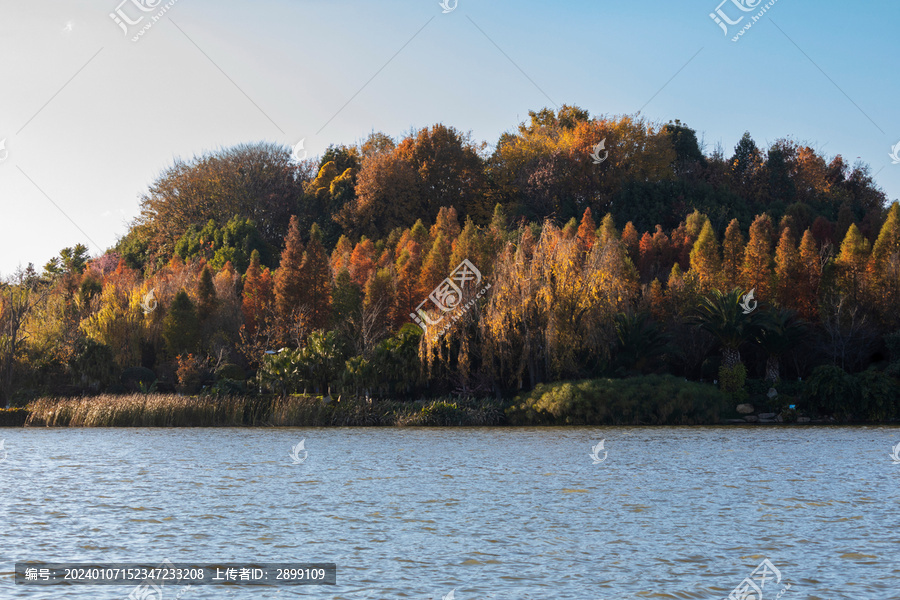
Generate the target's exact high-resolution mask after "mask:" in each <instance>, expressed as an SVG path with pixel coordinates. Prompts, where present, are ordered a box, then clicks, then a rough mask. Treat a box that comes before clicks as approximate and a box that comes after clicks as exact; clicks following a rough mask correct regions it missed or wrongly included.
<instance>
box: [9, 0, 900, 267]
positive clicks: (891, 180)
mask: <svg viewBox="0 0 900 600" xmlns="http://www.w3.org/2000/svg"><path fill="white" fill-rule="evenodd" d="M719 1H720V0H679V1H678V2H671V1H662V0H644V1H641V2H637V1H634V0H629V1H628V2H618V1H612V0H592V1H581V0H574V1H570V2H566V3H557V2H536V1H533V0H518V1H512V0H490V1H487V0H445V2H446V6H442V5H441V4H440V3H439V1H438V0H415V1H413V0H379V1H371V0H370V1H368V2H360V1H345V0H327V1H326V0H254V1H253V2H246V1H243V2H238V1H235V0H168V2H163V1H162V0H124V1H123V0H43V1H41V2H34V1H28V2H26V1H25V0H0V276H7V275H9V274H10V273H11V272H12V271H14V270H15V269H16V268H17V267H18V266H24V265H27V264H28V263H29V262H33V263H35V265H37V266H38V267H40V266H42V265H43V264H44V263H46V262H47V261H48V260H49V259H50V258H51V257H53V256H55V255H56V254H58V252H59V250H60V249H62V248H64V247H67V246H72V245H74V244H76V243H78V242H81V243H84V244H86V245H87V246H88V247H89V248H90V250H91V252H92V254H94V255H99V254H100V253H102V252H103V251H104V250H106V249H107V248H109V247H110V246H112V245H113V244H115V243H116V240H117V239H118V238H119V237H121V236H122V235H124V234H125V233H126V231H127V228H128V223H129V222H130V221H131V219H133V218H134V217H135V216H136V215H137V213H138V209H139V202H140V197H141V195H142V194H143V193H144V192H146V190H147V187H148V185H149V184H150V183H151V182H152V181H153V180H154V179H155V178H156V177H157V176H158V175H159V174H160V172H161V171H162V170H163V169H165V168H166V167H167V166H169V165H171V164H172V162H173V160H174V159H175V158H176V157H182V158H185V159H189V158H191V157H193V156H195V155H198V154H203V153H205V152H208V151H211V150H215V149H218V148H223V147H229V146H233V145H236V144H240V143H245V142H256V141H269V142H277V143H282V144H286V145H290V146H294V145H296V144H297V143H298V142H299V141H300V140H303V141H304V143H303V148H304V149H305V150H306V151H307V152H308V153H309V156H315V155H318V154H321V153H322V152H323V151H324V150H325V149H326V148H327V147H328V145H329V144H350V143H355V142H358V141H361V140H363V139H364V138H365V137H366V136H367V135H368V134H369V133H370V132H372V131H383V132H385V133H387V134H389V135H391V136H393V137H395V138H397V137H400V136H402V135H403V134H405V133H408V132H410V131H411V130H413V129H416V128H421V127H425V126H429V125H432V124H434V123H439V122H440V123H444V124H446V125H452V126H454V127H456V128H457V129H460V130H463V131H468V132H471V134H472V137H473V138H474V139H475V140H476V141H486V142H488V143H489V144H490V145H491V146H493V144H494V143H495V142H496V140H497V139H498V137H499V136H500V134H501V133H503V132H504V131H510V130H514V129H515V127H516V125H517V123H519V122H520V121H522V120H524V119H526V118H527V114H528V111H529V110H538V109H540V108H543V107H545V106H549V107H558V106H559V105H562V104H564V103H566V104H576V105H578V106H581V107H583V108H586V109H588V110H589V111H590V112H591V114H592V115H608V116H616V115H625V114H630V115H634V114H636V113H637V112H638V111H641V112H640V114H641V116H643V117H646V118H648V119H650V120H651V121H654V122H659V123H665V122H668V121H670V120H675V119H680V120H681V121H682V122H683V123H686V124H687V125H689V126H690V127H693V128H694V129H696V130H697V133H698V137H699V138H700V139H701V140H702V141H703V143H704V144H705V146H706V148H705V149H706V151H707V152H708V153H709V152H711V151H712V150H713V149H715V147H716V146H717V145H719V144H721V146H722V147H723V148H724V150H725V153H726V155H731V153H732V150H733V148H734V146H735V144H736V143H737V142H738V140H739V139H740V137H741V135H742V134H743V133H744V132H745V131H749V132H750V133H751V135H752V136H753V138H754V139H755V140H756V142H757V144H758V145H760V146H762V147H766V146H768V144H771V143H772V142H774V141H775V140H777V139H779V138H784V137H789V138H792V139H794V140H795V141H798V142H800V143H806V144H809V145H810V146H812V147H814V148H817V149H820V150H821V151H822V152H824V153H825V154H826V155H827V156H828V157H829V158H830V157H832V156H834V155H835V154H841V155H842V156H843V157H844V158H845V159H846V160H848V161H850V162H851V163H854V162H856V161H862V162H865V163H867V164H869V165H870V167H871V172H872V173H873V174H876V173H877V175H876V177H875V180H876V182H877V184H878V185H879V186H880V187H881V188H882V189H883V190H884V191H885V192H886V194H887V196H888V198H889V200H894V199H898V198H900V164H893V161H892V159H891V158H890V156H889V155H890V153H891V151H892V147H894V146H895V145H897V144H898V143H900V78H897V77H896V76H895V74H896V66H895V64H894V63H895V62H896V61H897V56H898V55H900V52H898V50H900V38H898V37H897V35H896V31H895V24H896V23H897V22H900V3H897V2H891V3H887V2H884V0H879V1H874V0H856V1H855V2H853V3H846V2H837V1H836V0H819V1H818V2H815V3H812V2H801V1H799V0H775V1H774V2H771V1H770V2H768V4H771V6H769V8H768V9H767V10H766V11H765V12H764V13H763V14H762V16H761V17H759V18H758V20H757V21H755V22H753V21H751V19H752V17H753V16H755V15H758V14H759V13H760V11H763V10H764V8H765V7H766V6H767V2H764V1H762V0H725V2H724V3H723V4H721V5H719V4H718V2H719ZM142 2H143V4H142ZM741 4H742V6H738V5H741ZM744 9H746V10H744ZM445 10H446V12H445ZM717 10H718V11H720V13H719V14H721V15H723V16H724V17H725V18H726V19H727V20H730V21H737V20H738V19H739V18H740V17H743V19H742V20H741V21H740V22H738V23H737V24H735V25H727V24H726V25H725V27H726V28H727V30H728V33H727V34H726V32H725V31H723V29H722V28H720V26H719V25H718V24H716V22H715V21H714V20H713V19H712V18H711V17H710V14H711V13H716V11H717ZM117 11H118V12H117ZM160 13H162V14H161V15H160ZM111 15H113V16H111ZM154 16H157V17H158V19H157V20H156V21H155V22H154V21H152V18H153V17H154ZM114 17H115V18H118V19H119V20H120V21H122V23H123V25H122V26H120V25H119V24H117V23H116V21H115V19H114ZM123 18H124V19H126V20H127V21H130V22H134V23H135V24H134V25H129V24H128V23H127V22H126V21H125V20H123ZM139 18H141V20H140V21H138V19H139ZM720 20H721V17H720ZM723 23H724V21H723ZM748 23H752V26H751V27H750V28H749V29H747V30H746V31H745V32H744V34H743V35H742V36H741V37H739V38H738V41H737V42H734V41H732V37H733V36H734V35H736V34H737V32H738V31H739V30H740V29H741V27H743V26H745V25H746V24H748ZM148 25H149V28H148V27H147V26H148ZM142 28H144V32H143V34H142V35H141V36H140V37H138V38H137V41H132V39H133V38H134V37H135V36H136V35H137V33H138V31H140V30H142Z"/></svg>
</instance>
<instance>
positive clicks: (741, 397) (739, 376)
mask: <svg viewBox="0 0 900 600" xmlns="http://www.w3.org/2000/svg"><path fill="white" fill-rule="evenodd" d="M746 381H747V367H745V366H744V365H742V364H740V363H738V364H736V365H734V366H733V367H731V368H728V367H726V366H724V365H723V366H721V367H719V385H720V387H721V389H722V391H723V392H725V394H727V395H728V398H729V399H730V400H731V403H732V404H740V403H741V402H745V401H746V400H747V395H748V394H747V390H745V389H744V383H745V382H746Z"/></svg>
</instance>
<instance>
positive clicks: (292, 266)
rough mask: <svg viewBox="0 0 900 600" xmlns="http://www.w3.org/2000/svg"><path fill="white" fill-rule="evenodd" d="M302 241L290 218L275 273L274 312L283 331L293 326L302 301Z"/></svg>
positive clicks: (298, 228) (296, 221) (292, 219)
mask: <svg viewBox="0 0 900 600" xmlns="http://www.w3.org/2000/svg"><path fill="white" fill-rule="evenodd" d="M305 286H306V281H304V271H303V241H302V240H301V238H300V226H299V221H298V220H297V218H296V217H292V218H291V223H290V226H289V227H288V233H287V237H285V240H284V250H283V251H282V252H281V264H280V265H279V267H278V271H276V273H275V312H276V316H277V318H278V321H279V327H280V328H281V329H282V330H283V331H285V339H287V333H286V331H287V329H289V328H290V327H291V326H292V325H294V324H295V321H296V320H297V318H298V316H299V315H300V312H301V305H302V303H303V299H304V293H305V290H304V287H305Z"/></svg>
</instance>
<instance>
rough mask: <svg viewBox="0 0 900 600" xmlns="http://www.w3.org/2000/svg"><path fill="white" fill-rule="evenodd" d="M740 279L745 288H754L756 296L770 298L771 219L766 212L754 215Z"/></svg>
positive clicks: (762, 298)
mask: <svg viewBox="0 0 900 600" xmlns="http://www.w3.org/2000/svg"><path fill="white" fill-rule="evenodd" d="M741 280H742V283H743V285H744V288H745V289H746V290H756V298H759V299H761V300H763V301H765V302H768V301H771V300H772V292H773V285H772V220H771V219H770V218H769V215H767V214H762V215H759V216H758V217H756V219H754V220H753V224H752V225H751V226H750V241H749V242H748V243H747V250H746V252H745V253H744V267H743V270H742V272H741Z"/></svg>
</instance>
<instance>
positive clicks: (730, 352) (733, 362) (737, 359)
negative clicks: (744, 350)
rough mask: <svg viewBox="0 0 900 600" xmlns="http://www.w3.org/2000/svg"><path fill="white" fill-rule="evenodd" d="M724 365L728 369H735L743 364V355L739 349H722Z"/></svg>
mask: <svg viewBox="0 0 900 600" xmlns="http://www.w3.org/2000/svg"><path fill="white" fill-rule="evenodd" d="M722 364H723V365H724V366H725V368H727V369H733V368H734V367H736V366H737V365H739V364H741V353H740V352H739V351H738V349H737V348H727V347H726V348H722Z"/></svg>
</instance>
